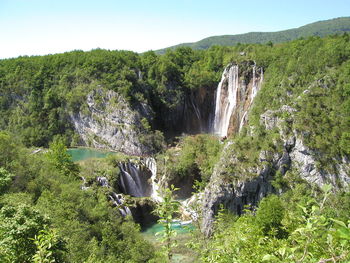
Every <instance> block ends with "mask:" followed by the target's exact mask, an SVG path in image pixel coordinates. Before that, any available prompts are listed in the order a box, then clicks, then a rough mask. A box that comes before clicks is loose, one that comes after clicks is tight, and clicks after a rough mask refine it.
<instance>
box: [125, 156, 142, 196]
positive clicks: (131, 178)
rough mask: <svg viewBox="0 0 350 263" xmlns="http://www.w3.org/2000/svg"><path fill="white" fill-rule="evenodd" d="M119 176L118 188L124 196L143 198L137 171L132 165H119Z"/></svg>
mask: <svg viewBox="0 0 350 263" xmlns="http://www.w3.org/2000/svg"><path fill="white" fill-rule="evenodd" d="M119 168H120V171H121V175H120V182H121V184H120V186H121V188H122V190H123V192H124V193H125V194H130V195H132V196H134V197H142V196H144V192H143V189H142V183H141V181H140V177H139V174H140V172H139V170H138V169H137V168H136V167H135V165H134V164H133V163H130V162H129V163H126V164H125V163H122V164H120V165H119Z"/></svg>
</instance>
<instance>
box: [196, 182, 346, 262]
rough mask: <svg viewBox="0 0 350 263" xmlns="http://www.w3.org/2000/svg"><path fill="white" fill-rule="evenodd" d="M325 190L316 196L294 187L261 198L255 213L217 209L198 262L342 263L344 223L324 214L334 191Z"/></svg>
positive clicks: (344, 257)
mask: <svg viewBox="0 0 350 263" xmlns="http://www.w3.org/2000/svg"><path fill="white" fill-rule="evenodd" d="M330 190H331V188H330V187H329V186H325V187H324V188H323V189H322V194H321V195H320V196H319V198H317V199H314V197H313V196H315V192H313V193H307V192H305V191H304V193H300V192H299V191H298V190H291V191H289V192H287V193H286V194H284V195H282V196H281V197H278V196H274V195H272V196H269V197H267V198H265V199H263V200H262V201H261V204H260V207H259V208H258V211H257V213H256V215H254V214H253V213H252V212H249V211H247V212H246V213H245V214H244V215H243V216H241V217H240V218H238V219H237V218H235V217H232V216H230V215H229V214H227V213H222V212H221V213H219V214H218V220H217V222H218V223H217V227H216V231H215V232H214V236H213V237H212V239H211V241H210V242H209V247H208V249H207V250H206V251H203V253H202V256H201V260H202V261H203V262H328V261H329V262H347V261H348V260H349V259H350V255H349V248H350V247H349V245H350V244H349V225H347V224H346V223H344V221H341V220H339V219H334V218H330V217H328V216H327V213H328V212H327V211H326V210H327V207H326V204H327V200H329V199H332V198H331V197H332V196H334V195H335V194H333V193H331V191H330ZM291 200H293V201H294V202H291ZM297 200H298V201H297ZM334 200H335V199H333V202H334ZM334 205H335V203H333V207H336V206H334ZM270 206H271V207H270ZM276 208H280V209H281V210H277V209H276ZM286 208H288V209H286ZM275 209H276V210H275ZM329 209H330V208H329ZM339 209H340V210H341V209H342V208H339ZM265 213H266V214H265ZM346 220H349V215H347V219H346ZM274 228H275V229H276V228H278V229H281V230H284V231H285V232H284V234H283V235H276V233H279V232H278V231H275V232H274V231H271V229H274ZM267 229H270V230H268V231H267ZM271 233H275V234H271Z"/></svg>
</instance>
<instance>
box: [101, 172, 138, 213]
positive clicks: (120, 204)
mask: <svg viewBox="0 0 350 263" xmlns="http://www.w3.org/2000/svg"><path fill="white" fill-rule="evenodd" d="M96 181H97V182H98V183H99V184H100V185H101V186H102V187H107V188H111V187H110V185H109V183H108V179H107V178H106V177H103V176H98V177H97V178H96ZM108 197H109V200H111V201H112V203H113V205H114V206H115V207H117V208H118V210H119V212H120V214H121V215H122V216H123V217H125V216H127V215H132V214H131V211H130V209H129V207H127V206H125V205H124V197H123V195H121V194H116V193H115V192H111V193H110V194H109V195H108Z"/></svg>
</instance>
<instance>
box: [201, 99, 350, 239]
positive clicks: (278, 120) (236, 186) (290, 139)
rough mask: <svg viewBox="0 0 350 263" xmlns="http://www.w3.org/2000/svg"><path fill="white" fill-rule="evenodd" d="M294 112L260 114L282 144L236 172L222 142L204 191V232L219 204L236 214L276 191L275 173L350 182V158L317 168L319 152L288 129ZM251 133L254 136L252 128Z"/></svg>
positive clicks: (310, 180)
mask: <svg viewBox="0 0 350 263" xmlns="http://www.w3.org/2000/svg"><path fill="white" fill-rule="evenodd" d="M295 112H296V110H295V109H294V108H292V107H290V106H286V105H284V106H282V107H281V108H280V109H279V110H277V111H272V110H268V111H266V112H265V113H264V114H262V115H261V117H260V123H261V125H263V126H264V127H265V129H266V131H270V130H273V129H274V130H276V129H277V130H278V133H279V137H280V138H279V142H277V140H276V141H275V142H273V143H275V144H278V143H280V144H281V145H280V146H282V147H276V149H279V150H276V151H266V150H265V151H261V152H260V154H259V160H258V161H259V164H258V165H257V166H248V167H246V168H245V169H244V170H243V171H242V170H240V171H239V172H237V170H236V171H235V170H234V169H232V167H235V166H237V165H239V163H240V160H239V159H238V158H237V151H236V150H235V145H234V143H232V142H229V143H228V144H227V145H226V147H225V149H224V151H223V154H222V158H221V160H220V161H219V163H218V164H217V165H216V168H215V170H214V173H213V175H212V177H211V180H210V183H209V184H208V186H207V187H206V189H205V193H204V199H203V203H202V205H203V221H202V226H203V228H202V229H204V231H205V234H206V235H210V234H211V232H212V228H213V221H214V217H215V215H216V214H217V211H218V209H219V206H220V205H223V206H224V207H225V208H227V209H229V210H231V211H233V212H234V213H236V214H238V215H239V214H241V213H242V210H243V208H244V206H245V205H249V206H251V207H252V206H253V207H254V206H256V205H257V204H258V202H259V201H260V200H261V199H262V198H263V197H265V196H266V195H267V194H269V193H273V192H277V190H275V189H274V187H273V186H272V181H273V179H274V177H275V176H276V174H277V172H278V173H279V174H280V175H281V176H284V175H285V174H286V172H287V171H295V173H296V174H298V175H299V176H300V178H301V179H302V180H305V181H306V182H308V183H309V184H316V185H318V186H322V185H323V184H326V183H330V184H333V185H334V186H335V187H339V186H340V185H342V186H348V185H350V177H349V174H350V161H349V160H348V159H347V158H345V157H344V158H337V157H334V160H333V161H334V163H335V169H325V168H324V167H323V168H321V167H319V166H318V165H317V163H318V159H319V158H320V156H321V155H322V153H319V152H317V151H314V150H312V149H310V148H308V147H307V146H306V144H305V140H306V138H305V137H304V134H303V132H301V131H297V130H293V129H292V130H290V129H289V128H288V127H290V126H291V125H290V123H291V122H293V119H294V117H293V116H294V114H295ZM280 116H288V117H284V118H282V117H280ZM251 136H254V128H252V129H251ZM276 146H277V145H276Z"/></svg>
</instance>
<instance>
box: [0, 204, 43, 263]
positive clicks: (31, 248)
mask: <svg viewBox="0 0 350 263" xmlns="http://www.w3.org/2000/svg"><path fill="white" fill-rule="evenodd" d="M47 224H48V220H47V218H45V217H43V216H42V215H41V214H40V213H39V212H38V211H37V210H33V209H32V208H31V207H29V206H26V205H23V206H18V207H9V206H4V207H2V208H1V211H0V243H1V247H2V251H1V255H0V258H2V259H4V260H5V259H6V261H5V262H19V263H20V262H29V261H30V260H31V258H32V257H33V255H34V254H35V253H36V246H35V243H34V237H35V236H36V235H37V234H38V233H39V232H40V231H41V230H42V229H44V227H45V225H47Z"/></svg>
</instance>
